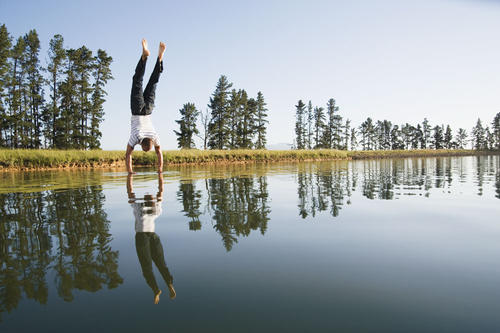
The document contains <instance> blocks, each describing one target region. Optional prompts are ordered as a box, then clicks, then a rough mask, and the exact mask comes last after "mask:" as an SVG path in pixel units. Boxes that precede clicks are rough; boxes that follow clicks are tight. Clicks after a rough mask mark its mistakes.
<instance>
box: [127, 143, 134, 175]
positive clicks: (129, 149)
mask: <svg viewBox="0 0 500 333" xmlns="http://www.w3.org/2000/svg"><path fill="white" fill-rule="evenodd" d="M133 151H134V148H132V147H130V145H128V144H127V152H126V153H125V164H126V165H127V171H128V173H129V174H133V173H134V171H133V170H132V152H133Z"/></svg>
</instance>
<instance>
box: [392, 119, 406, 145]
mask: <svg viewBox="0 0 500 333" xmlns="http://www.w3.org/2000/svg"><path fill="white" fill-rule="evenodd" d="M404 148H405V144H404V141H403V139H402V136H401V130H400V129H399V126H398V125H394V126H393V127H392V129H391V149H392V150H400V149H404Z"/></svg>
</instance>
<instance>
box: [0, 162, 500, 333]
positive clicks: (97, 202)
mask: <svg viewBox="0 0 500 333" xmlns="http://www.w3.org/2000/svg"><path fill="white" fill-rule="evenodd" d="M499 199H500V157H499V156H481V157H457V158H450V157H446V158H427V159H423V158H418V159H390V160H364V161H351V162H348V161H332V162H321V163H273V164H255V165H253V164H252V165H226V166H204V167H176V168H171V169H168V170H166V171H165V172H164V174H163V176H162V177H159V176H158V175H157V174H156V173H155V172H153V171H152V170H148V169H143V170H139V173H138V174H137V175H135V176H134V177H132V178H130V177H127V174H126V173H125V172H122V171H107V170H95V171H53V172H26V173H21V172H17V173H3V174H0V219H1V220H0V331H1V332H34V331H38V332H40V331H42V332H43V331H47V332H48V331H50V332H59V331H61V332H62V331H68V330H71V331H74V332H88V331H96V330H97V331H122V332H136V331H144V330H146V329H155V330H160V331H162V332H163V331H171V332H198V331H203V332H257V331H258V332H276V331H285V330H286V331H288V332H305V331H318V332H333V331H339V332H349V331H354V332H359V331H384V332H386V331H397V332H410V331H412V332H424V331H426V332H427V331H428V332H430V331H436V332H437V331H439V332H442V331H454V332H471V331H474V332H481V331H483V332H486V331H487V332H493V331H499V330H500V319H499V318H500V317H499V316H498V309H499V308H500V223H499V218H498V217H499V216H500V201H499ZM169 287H170V288H169ZM159 290H161V291H162V293H161V295H160V296H159V302H158V304H154V303H155V295H156V294H158V293H159ZM174 291H175V298H174ZM170 297H172V298H173V299H171V298H170ZM157 300H158V299H157Z"/></svg>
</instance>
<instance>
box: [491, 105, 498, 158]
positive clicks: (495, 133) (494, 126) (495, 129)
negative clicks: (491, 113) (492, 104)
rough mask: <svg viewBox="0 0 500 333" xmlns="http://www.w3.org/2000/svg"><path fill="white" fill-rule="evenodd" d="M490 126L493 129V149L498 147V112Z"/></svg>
mask: <svg viewBox="0 0 500 333" xmlns="http://www.w3.org/2000/svg"><path fill="white" fill-rule="evenodd" d="M491 128H492V130H493V137H494V139H495V149H497V150H499V149H500V112H498V113H497V114H496V115H495V118H493V122H492V123H491Z"/></svg>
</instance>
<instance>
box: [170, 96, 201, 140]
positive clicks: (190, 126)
mask: <svg viewBox="0 0 500 333" xmlns="http://www.w3.org/2000/svg"><path fill="white" fill-rule="evenodd" d="M179 112H180V114H181V119H180V120H176V121H175V122H176V123H177V124H179V131H174V132H175V134H176V135H177V142H178V143H177V146H178V147H179V148H182V149H191V148H194V147H195V145H194V140H193V136H194V135H196V134H199V131H198V129H197V128H196V121H197V119H198V116H199V114H200V113H199V112H198V110H196V106H195V105H194V104H193V103H186V104H184V106H183V107H182V109H180V110H179Z"/></svg>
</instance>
